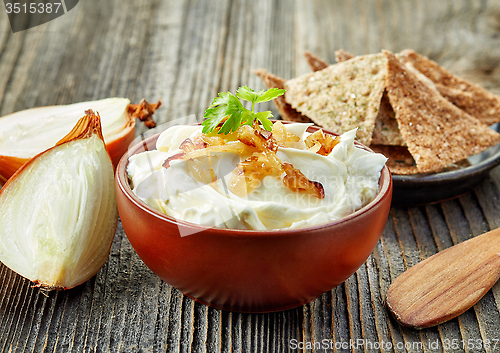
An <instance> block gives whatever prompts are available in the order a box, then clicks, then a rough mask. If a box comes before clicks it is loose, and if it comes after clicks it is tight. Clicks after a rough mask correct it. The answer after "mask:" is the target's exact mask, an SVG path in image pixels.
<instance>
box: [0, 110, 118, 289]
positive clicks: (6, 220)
mask: <svg viewBox="0 0 500 353" xmlns="http://www.w3.org/2000/svg"><path fill="white" fill-rule="evenodd" d="M117 222H118V212H117V207H116V198H115V188H114V172H113V164H112V163H111V159H110V156H109V154H108V152H107V151H106V148H105V145H104V140H103V136H102V130H101V122H100V119H99V117H98V115H95V114H94V113H93V112H91V111H89V112H87V115H86V116H85V117H83V118H82V119H80V120H79V121H78V122H77V124H76V126H75V127H74V129H73V130H72V131H71V132H70V133H69V134H68V135H67V136H66V137H64V138H63V139H62V140H61V141H59V142H57V143H56V146H54V147H51V148H49V149H48V150H46V151H45V152H42V153H40V154H38V155H37V156H35V157H34V158H32V159H31V160H29V161H28V162H27V163H26V164H24V165H23V166H22V167H21V168H20V169H19V170H18V171H17V172H16V173H14V175H13V176H12V178H10V179H9V181H8V182H7V183H6V184H5V185H4V186H3V188H2V189H0V261H1V262H3V263H4V264H5V265H6V266H7V267H9V268H10V269H12V270H13V271H15V272H17V273H19V274H20V275H22V276H24V277H26V278H28V279H29V280H31V281H33V282H35V283H36V285H37V286H40V287H42V288H45V289H67V288H72V287H74V286H76V285H78V284H81V283H83V282H85V281H86V280H88V279H89V278H91V277H92V276H94V275H95V274H96V273H97V272H98V271H99V269H100V268H101V267H102V265H103V264H104V262H105V261H106V259H107V257H108V255H109V251H110V248H111V243H112V241H113V237H114V235H115V231H116V226H117Z"/></svg>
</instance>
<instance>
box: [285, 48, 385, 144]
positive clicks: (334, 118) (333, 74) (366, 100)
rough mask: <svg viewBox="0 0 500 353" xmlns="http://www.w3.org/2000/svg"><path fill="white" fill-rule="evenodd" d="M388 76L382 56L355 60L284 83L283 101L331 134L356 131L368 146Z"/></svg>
mask: <svg viewBox="0 0 500 353" xmlns="http://www.w3.org/2000/svg"><path fill="white" fill-rule="evenodd" d="M386 77H387V58H386V57H385V56H384V55H383V54H372V55H364V56H359V57H355V58H353V59H350V60H348V61H345V62H341V63H338V64H334V65H330V66H328V67H327V68H325V69H323V70H321V71H317V72H314V73H312V74H307V75H303V76H300V77H297V78H295V79H292V80H289V81H286V82H285V89H286V93H285V100H286V102H287V103H289V104H290V105H291V106H292V107H293V108H294V109H296V110H297V111H299V112H301V113H302V114H304V115H305V116H307V117H308V118H310V119H311V120H312V121H313V122H314V123H316V124H318V125H319V126H322V127H324V128H326V129H330V130H332V131H334V132H338V133H344V132H346V131H349V130H351V129H353V128H356V127H357V128H358V132H357V138H358V140H359V141H360V142H361V143H364V144H365V145H370V143H371V139H372V134H373V128H374V126H375V118H376V117H377V114H378V110H379V107H380V101H381V99H382V93H383V92H384V88H385V82H386Z"/></svg>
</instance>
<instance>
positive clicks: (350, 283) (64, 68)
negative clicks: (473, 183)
mask: <svg viewBox="0 0 500 353" xmlns="http://www.w3.org/2000/svg"><path fill="white" fill-rule="evenodd" d="M341 48H343V49H345V50H347V51H349V52H352V53H355V54H365V53H372V52H376V51H379V50H380V49H382V48H384V49H388V50H391V51H393V52H397V51H400V50H402V49H406V48H411V49H415V50H416V51H418V52H420V53H422V54H424V55H427V56H429V57H430V58H431V59H434V60H436V61H437V62H439V63H440V64H442V65H443V66H445V67H446V68H448V69H450V70H452V71H453V72H455V73H457V74H459V75H461V76H463V77H466V78H468V79H470V80H472V81H474V82H476V83H479V84H481V85H483V86H484V87H486V88H488V89H490V90H491V91H493V92H495V93H500V1H498V0H497V1H486V0H477V1H476V0H407V1H393V0H254V1H244V0H212V1H203V0H175V1H174V0H106V1H97V0H86V1H84V0H82V1H80V2H79V4H78V5H77V6H76V7H75V8H74V9H73V10H71V11H70V12H68V13H67V14H65V15H64V16H62V17H60V18H58V19H56V20H53V21H51V22H49V23H46V24H44V25H41V26H38V27H35V28H32V29H29V30H26V31H22V32H17V33H15V34H13V33H12V32H11V30H10V25H9V21H8V18H7V15H6V13H5V11H4V7H3V6H2V5H0V115H5V114H8V113H11V112H14V111H18V110H22V109H26V108H31V107H35V106H42V105H50V104H62V103H73V102H79V101H84V100H90V99H98V98H105V97H112V96H121V97H128V98H130V99H131V100H132V101H133V102H139V100H140V99H141V98H147V99H150V100H152V101H154V100H157V99H162V101H163V106H162V108H161V109H160V110H159V111H158V112H157V115H156V119H157V121H158V123H159V125H161V124H164V123H167V122H169V121H173V120H175V119H179V118H182V117H185V116H188V115H191V114H195V116H196V118H197V119H198V120H201V118H202V115H203V111H204V110H205V109H206V107H207V106H208V105H209V104H210V102H211V101H212V99H213V98H214V97H215V95H216V94H217V92H219V91H227V90H231V91H235V90H236V89H237V88H238V87H239V86H241V85H249V86H251V87H254V88H256V89H261V88H264V86H263V84H262V83H261V82H260V79H259V78H258V77H257V76H255V75H254V74H253V70H254V69H257V68H261V67H262V68H265V69H267V70H268V71H270V72H272V73H274V74H276V75H279V76H281V77H284V78H286V79H288V78H292V77H295V76H297V75H299V74H302V73H307V72H309V68H308V66H307V63H306V61H305V59H304V57H303V52H304V51H305V50H309V51H311V52H313V53H315V54H317V55H319V56H321V57H322V58H324V59H325V60H327V61H328V62H332V63H333V62H334V60H335V57H334V51H335V50H338V49H341ZM265 108H269V109H271V110H273V112H275V114H276V110H275V108H274V106H273V105H272V103H270V104H268V105H266V106H264V107H263V109H265ZM145 131H146V128H144V127H142V126H141V127H139V128H138V129H137V136H139V135H140V134H142V133H144V132H145ZM499 188H500V170H499V169H498V168H497V169H494V170H493V171H492V172H491V173H490V176H489V177H487V178H486V180H485V181H484V182H483V183H482V184H481V185H480V186H478V187H477V188H476V189H474V190H473V191H471V192H470V193H467V194H466V195H462V196H461V197H459V198H456V199H453V200H450V201H447V202H443V203H438V204H433V205H426V206H419V207H393V208H392V210H391V213H390V216H389V219H388V222H387V225H386V227H385V230H384V233H383V235H382V238H381V240H380V241H379V243H378V244H377V246H376V248H375V250H374V251H373V254H372V256H370V258H369V259H368V261H367V262H366V263H365V264H364V265H363V266H362V267H361V268H360V269H359V270H358V271H357V272H356V274H354V275H353V276H352V277H350V278H349V279H348V280H347V281H346V282H345V283H343V284H342V285H340V286H338V287H337V288H334V289H332V290H331V291H329V292H327V293H325V294H323V295H322V296H321V297H319V298H318V299H316V300H314V301H313V302H311V303H309V304H307V305H304V306H302V307H299V308H296V309H293V310H289V311H285V312H277V313H270V314H240V313H231V312H226V311H220V310H215V309H212V308H208V307H206V306H203V305H200V304H197V303H195V302H193V301H192V300H191V299H188V298H187V297H185V296H183V295H182V294H181V293H180V292H179V291H177V290H176V289H174V288H172V287H171V286H169V285H168V284H166V283H164V282H162V281H161V280H159V279H158V278H157V277H156V276H155V275H154V274H153V273H152V272H151V271H150V270H149V269H148V268H147V267H146V266H145V265H144V264H143V263H142V261H141V260H140V259H139V257H138V256H137V255H136V253H135V252H134V250H133V249H132V247H131V245H130V243H129V241H128V240H127V237H126V235H125V233H124V231H123V229H122V227H121V225H120V224H119V226H118V230H117V232H116V237H115V240H114V242H113V246H112V249H111V254H110V256H109V260H108V262H107V263H106V264H105V265H104V267H103V268H102V269H101V271H100V272H99V273H98V274H97V275H96V276H95V277H94V278H92V279H91V280H89V281H87V282H86V283H84V284H83V285H81V286H79V287H77V288H75V289H72V290H68V291H65V292H51V293H44V292H41V291H39V290H38V289H33V288H31V286H30V283H29V282H28V281H26V280H24V279H22V278H21V277H20V276H18V275H17V274H15V273H13V272H12V271H10V270H9V269H7V268H6V267H5V266H3V265H0V351H2V352H107V351H109V352H219V351H222V352H299V351H305V352H333V351H335V352H497V351H500V314H499V308H500V285H498V284H497V285H495V286H494V287H493V289H492V290H491V291H490V292H488V293H487V294H486V296H485V297H484V298H483V299H482V300H481V301H479V303H478V304H476V305H475V306H474V308H473V309H471V310H469V311H467V312H465V313H464V314H462V315H461V316H459V317H458V318H456V319H454V320H452V321H449V322H447V323H444V324H441V325H439V326H437V327H434V328H430V329H425V330H421V331H416V330H413V329H408V328H404V327H402V326H400V325H399V324H398V323H396V321H395V320H394V319H393V318H391V317H390V315H389V314H388V311H387V309H386V307H385V304H384V303H385V295H386V292H387V288H388V286H389V284H390V283H391V282H392V281H393V280H394V279H395V278H396V277H397V276H398V275H399V274H401V273H402V272H403V271H404V270H405V269H406V268H408V267H411V266H413V265H415V264H417V263H418V262H419V261H421V260H422V259H425V258H427V257H429V256H431V255H432V254H434V253H436V252H437V251H439V250H442V249H445V248H447V247H449V246H451V245H452V244H455V243H458V242H461V241H464V240H466V239H468V238H470V237H472V236H475V235H478V234H481V233H484V232H486V231H488V230H490V229H494V228H497V227H500V202H499V201H500V200H499V198H500V191H499V190H500V189H499ZM291 275H293V274H291Z"/></svg>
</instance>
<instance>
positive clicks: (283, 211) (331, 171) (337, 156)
mask: <svg viewBox="0 0 500 353" xmlns="http://www.w3.org/2000/svg"><path fill="white" fill-rule="evenodd" d="M284 126H285V128H286V130H287V131H288V132H290V133H292V134H294V135H296V136H298V137H300V140H299V141H298V142H294V143H293V144H292V145H293V146H292V147H286V148H285V147H278V151H277V152H276V156H277V157H278V158H279V159H280V160H281V161H282V162H284V163H291V164H292V165H293V167H294V168H296V169H299V170H300V171H301V172H302V173H303V174H304V175H305V176H306V177H307V178H308V179H309V180H311V181H315V182H319V183H321V185H322V186H323V190H324V198H318V197H316V196H314V195H311V194H309V193H306V192H303V191H294V190H291V189H290V188H288V187H287V186H285V185H284V184H283V182H282V181H281V180H280V178H278V177H275V176H272V175H268V176H265V177H264V178H263V179H262V180H261V182H260V184H259V185H258V186H257V187H256V188H255V189H253V190H252V191H250V192H249V193H248V194H247V195H244V196H238V195H236V194H235V193H233V192H232V191H231V188H230V187H228V185H229V183H230V178H231V176H233V175H234V170H235V169H236V168H237V165H238V163H240V162H241V161H242V160H244V158H246V156H245V157H244V156H239V155H237V154H235V153H229V152H219V153H214V154H211V155H210V157H207V156H205V157H199V158H197V160H196V162H195V163H194V162H193V161H189V160H186V159H176V160H171V161H170V164H169V166H168V168H165V167H163V166H162V165H163V163H164V161H165V160H166V159H167V158H169V157H171V156H174V155H176V154H178V153H180V152H182V151H181V150H180V149H179V146H180V145H181V143H182V142H183V141H184V140H186V139H187V138H190V139H195V138H196V136H197V135H198V134H201V129H202V128H201V126H174V127H171V128H169V129H167V130H165V131H164V132H163V133H162V134H161V135H160V136H159V138H158V140H157V143H156V148H157V149H156V150H154V151H147V152H143V153H140V154H136V155H133V156H131V157H130V159H129V164H128V169H127V171H128V175H129V178H130V180H131V186H132V189H133V191H134V193H135V194H136V195H137V196H138V197H139V198H140V199H141V200H142V201H144V202H145V203H146V204H148V205H149V206H151V207H152V208H154V209H155V210H158V211H160V212H162V213H164V214H166V215H169V216H172V217H174V218H176V219H179V220H184V221H188V222H192V223H196V224H202V225H206V226H212V227H221V228H235V229H255V230H265V229H281V228H299V227H307V226H312V225H317V224H321V223H326V222H329V221H333V220H336V219H339V218H341V217H344V216H346V215H348V214H350V213H352V212H354V211H356V210H358V209H360V208H362V207H363V206H365V205H366V204H367V203H369V202H370V201H371V200H372V199H373V198H374V197H375V195H376V194H377V192H378V190H379V178H380V172H381V170H382V168H383V167H384V165H385V162H386V161H387V158H385V157H384V156H383V155H382V154H378V153H373V152H369V151H366V150H364V149H362V148H359V147H357V146H355V144H354V138H355V135H356V130H351V131H349V132H346V133H344V134H343V135H341V137H340V142H339V143H337V145H335V147H334V148H333V150H332V151H331V152H330V153H329V154H328V155H326V156H323V155H320V154H318V153H315V152H312V151H309V150H307V148H306V145H305V143H304V140H305V139H306V138H307V136H309V135H310V133H308V132H306V130H307V128H308V127H309V126H311V124H285V125H284ZM193 168H195V169H193ZM200 171H201V175H204V177H203V178H202V179H204V180H200ZM207 178H208V179H207ZM207 180H208V181H209V182H207Z"/></svg>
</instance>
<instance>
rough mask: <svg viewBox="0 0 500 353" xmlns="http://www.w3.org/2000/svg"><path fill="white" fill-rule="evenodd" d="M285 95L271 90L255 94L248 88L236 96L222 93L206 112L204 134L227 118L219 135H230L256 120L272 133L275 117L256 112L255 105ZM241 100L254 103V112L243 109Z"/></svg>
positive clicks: (242, 88) (241, 88)
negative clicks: (272, 120) (272, 119)
mask: <svg viewBox="0 0 500 353" xmlns="http://www.w3.org/2000/svg"><path fill="white" fill-rule="evenodd" d="M284 93H285V90H284V89H278V88H270V89H268V90H267V91H266V90H262V91H259V92H255V91H254V90H253V89H251V88H250V87H248V86H243V87H240V88H238V90H237V91H236V96H235V95H233V94H232V93H230V92H221V93H219V96H218V97H215V99H214V100H213V102H212V104H210V106H209V107H208V109H207V110H206V111H205V115H204V118H205V120H204V121H203V123H202V126H203V130H202V132H203V133H209V132H212V131H213V130H214V129H215V128H217V126H219V124H220V123H221V122H222V121H223V120H224V119H225V118H226V117H227V120H226V121H225V122H224V123H223V124H222V126H221V128H220V129H219V131H218V133H219V134H229V133H231V132H234V131H236V130H237V129H238V128H239V127H240V126H241V125H244V124H247V125H252V124H253V122H254V121H255V119H257V120H258V121H260V123H261V124H262V126H263V127H264V129H266V130H268V131H271V129H272V127H273V123H272V122H271V121H270V120H269V118H272V117H273V115H272V113H271V112H270V111H266V112H258V113H257V112H255V110H254V108H255V104H256V103H262V102H268V101H270V100H273V99H275V98H277V97H279V96H281V95H283V94H284ZM238 98H239V99H242V100H245V101H248V102H251V103H252V110H249V109H247V108H245V107H243V104H242V103H241V102H240V100H238Z"/></svg>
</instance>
